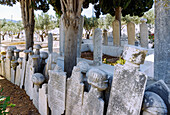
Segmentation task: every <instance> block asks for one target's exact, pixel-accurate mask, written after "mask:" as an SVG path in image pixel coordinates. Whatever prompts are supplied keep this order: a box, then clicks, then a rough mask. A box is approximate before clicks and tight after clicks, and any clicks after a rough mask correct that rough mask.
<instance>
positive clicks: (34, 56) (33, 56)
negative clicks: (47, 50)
mask: <svg viewBox="0 0 170 115" xmlns="http://www.w3.org/2000/svg"><path fill="white" fill-rule="evenodd" d="M31 58H32V59H38V58H39V55H32V56H31Z"/></svg>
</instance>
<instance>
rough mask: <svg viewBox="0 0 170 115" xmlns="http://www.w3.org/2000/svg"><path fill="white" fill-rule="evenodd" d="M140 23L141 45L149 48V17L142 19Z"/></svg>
mask: <svg viewBox="0 0 170 115" xmlns="http://www.w3.org/2000/svg"><path fill="white" fill-rule="evenodd" d="M141 22H142V24H140V43H141V47H144V48H148V39H149V38H148V26H147V24H146V22H147V19H141Z"/></svg>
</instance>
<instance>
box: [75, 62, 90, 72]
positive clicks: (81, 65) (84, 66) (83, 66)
mask: <svg viewBox="0 0 170 115" xmlns="http://www.w3.org/2000/svg"><path fill="white" fill-rule="evenodd" d="M77 67H79V68H80V71H81V72H82V73H86V72H87V71H88V70H89V69H90V66H89V64H88V63H87V62H86V61H80V62H78V64H77Z"/></svg>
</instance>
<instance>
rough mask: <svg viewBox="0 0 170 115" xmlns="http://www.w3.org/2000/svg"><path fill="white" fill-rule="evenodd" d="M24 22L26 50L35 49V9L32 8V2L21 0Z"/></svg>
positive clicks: (30, 0)
mask: <svg viewBox="0 0 170 115" xmlns="http://www.w3.org/2000/svg"><path fill="white" fill-rule="evenodd" d="M19 2H20V5H21V14H22V21H23V25H24V30H25V35H26V49H29V48H30V47H32V48H33V45H34V41H33V36H34V24H35V20H34V9H33V7H31V4H32V2H33V1H32V0H20V1H19Z"/></svg>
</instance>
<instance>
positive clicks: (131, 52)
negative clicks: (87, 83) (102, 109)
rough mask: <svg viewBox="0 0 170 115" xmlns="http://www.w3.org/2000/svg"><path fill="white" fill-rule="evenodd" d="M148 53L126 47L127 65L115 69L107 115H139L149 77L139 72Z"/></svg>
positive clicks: (132, 47) (140, 49)
mask: <svg viewBox="0 0 170 115" xmlns="http://www.w3.org/2000/svg"><path fill="white" fill-rule="evenodd" d="M145 56H146V51H145V49H143V48H140V47H135V46H125V48H124V52H123V58H124V59H125V60H126V63H125V65H116V66H115V69H114V75H113V81H112V87H111V92H110V99H109V105H108V108H107V115H139V114H140V109H141V105H142V100H143V95H144V91H145V85H146V81H147V77H146V75H145V74H143V73H141V72H139V66H140V64H143V63H144V60H145Z"/></svg>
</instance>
